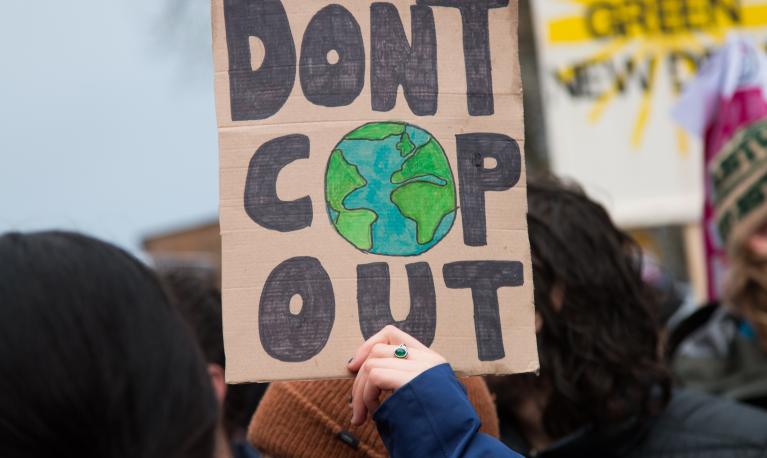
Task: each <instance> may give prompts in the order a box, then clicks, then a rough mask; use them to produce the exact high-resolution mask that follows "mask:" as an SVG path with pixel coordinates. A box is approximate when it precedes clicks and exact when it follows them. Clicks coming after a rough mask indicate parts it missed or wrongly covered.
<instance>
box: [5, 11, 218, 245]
mask: <svg viewBox="0 0 767 458" xmlns="http://www.w3.org/2000/svg"><path fill="white" fill-rule="evenodd" d="M172 1H174V0H76V1H67V2H64V1H61V0H5V1H4V2H3V12H2V14H0V70H1V71H0V232H5V231H8V230H22V231H28V230H39V229H52V228H58V229H73V230H78V231H83V232H86V233H88V234H91V235H95V236H97V237H100V238H104V239H107V240H110V241H112V242H115V243H117V244H119V245H121V246H123V247H125V248H128V249H130V250H133V251H137V250H138V249H139V244H140V241H141V239H142V237H144V236H146V235H147V234H151V233H156V232H158V231H159V232H162V231H164V230H166V229H173V228H176V227H183V226H185V225H188V224H195V223H198V222H203V221H208V220H211V219H214V218H216V215H217V205H218V170H217V166H218V158H217V157H218V156H217V155H218V152H217V137H216V125H215V112H214V101H213V82H212V68H211V63H210V60H211V56H210V27H209V6H208V2H207V1H198V0H188V1H189V2H190V6H189V7H187V8H181V9H179V10H171V8H170V7H169V6H168V2H172ZM176 1H177V0H176Z"/></svg>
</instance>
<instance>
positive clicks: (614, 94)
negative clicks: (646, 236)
mask: <svg viewBox="0 0 767 458" xmlns="http://www.w3.org/2000/svg"><path fill="white" fill-rule="evenodd" d="M530 4H531V6H532V8H533V13H534V19H535V29H536V38H537V44H538V49H539V55H538V57H539V63H540V75H541V83H542V93H543V95H544V101H545V104H544V107H545V110H546V125H547V140H548V149H549V152H550V159H551V165H552V168H553V169H554V171H555V172H556V173H558V174H561V175H566V176H570V177H573V178H575V179H577V180H578V181H579V182H580V183H582V184H583V185H584V187H585V188H586V189H587V190H588V191H589V194H590V195H592V196H594V197H595V198H598V199H599V200H601V201H602V202H603V203H604V204H605V205H606V206H607V207H608V208H609V210H610V213H611V215H612V216H613V218H614V219H615V220H616V221H617V222H618V223H619V224H621V225H623V226H630V227H638V226H652V225H665V224H688V223H691V222H696V221H698V220H699V219H700V217H701V209H702V202H703V191H704V189H703V180H702V179H701V177H702V176H703V165H702V164H703V155H702V148H701V143H700V142H699V141H698V139H697V138H695V137H693V136H689V135H687V134H685V132H684V131H683V130H682V129H681V128H680V127H679V126H677V125H676V123H674V122H673V121H672V119H671V110H672V108H673V106H674V104H675V103H676V100H677V98H678V97H679V95H680V94H681V92H682V90H683V88H684V87H685V85H686V84H688V83H689V82H690V81H691V80H692V79H693V78H694V77H695V74H696V73H697V71H698V70H699V69H700V68H701V66H702V64H703V63H704V62H705V60H706V59H707V57H708V56H709V55H710V54H711V53H712V52H714V51H715V50H716V49H718V48H719V47H721V46H722V44H723V42H724V39H725V37H726V36H727V34H728V33H730V32H732V31H737V33H739V34H741V35H743V36H747V37H750V38H751V39H753V40H754V42H755V43H756V44H757V45H758V47H760V48H762V49H765V46H767V0H534V1H531V2H530ZM608 171H609V172H608Z"/></svg>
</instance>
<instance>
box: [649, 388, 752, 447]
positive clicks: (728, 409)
mask: <svg viewBox="0 0 767 458" xmlns="http://www.w3.org/2000/svg"><path fill="white" fill-rule="evenodd" d="M636 456H669V457H686V456H696V457H767V412H764V411H762V410H760V409H755V408H753V407H749V406H746V405H743V404H739V403H736V402H733V401H728V400H724V399H720V398H715V397H712V396H708V395H704V394H699V393H695V392H692V391H686V390H678V391H675V392H674V393H673V396H672V399H671V402H670V403H669V405H668V406H667V407H666V409H665V411H664V413H663V414H661V415H660V416H659V417H658V418H657V419H656V420H655V423H654V425H653V426H652V429H651V433H650V435H649V437H648V438H647V440H646V441H645V443H644V444H643V447H642V450H641V453H639V454H637V455H636Z"/></svg>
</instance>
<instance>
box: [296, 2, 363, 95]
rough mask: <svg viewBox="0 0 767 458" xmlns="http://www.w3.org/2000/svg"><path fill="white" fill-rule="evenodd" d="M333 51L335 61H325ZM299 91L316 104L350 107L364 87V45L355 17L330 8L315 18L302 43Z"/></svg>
mask: <svg viewBox="0 0 767 458" xmlns="http://www.w3.org/2000/svg"><path fill="white" fill-rule="evenodd" d="M331 51H334V52H335V53H336V55H337V58H338V61H337V62H333V63H331V62H329V61H328V53H330V52H331ZM300 68H301V88H302V89H303V91H304V96H305V97H306V99H307V100H309V101H310V102H312V103H314V104H315V105H322V106H326V107H340V106H344V105H349V104H350V103H352V102H353V101H354V99H356V98H357V96H358V95H360V92H362V87H363V85H364V84H365V46H364V44H363V42H362V32H361V31H360V26H359V24H358V23H357V21H356V20H355V19H354V16H352V14H351V13H350V12H349V11H348V10H347V9H346V8H344V7H342V6H339V5H329V6H326V7H325V8H322V9H321V10H320V11H319V12H318V13H317V14H315V15H314V17H313V18H312V20H311V21H310V22H309V25H308V26H307V27H306V32H304V38H303V42H302V44H301V62H300Z"/></svg>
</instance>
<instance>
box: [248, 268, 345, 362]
mask: <svg viewBox="0 0 767 458" xmlns="http://www.w3.org/2000/svg"><path fill="white" fill-rule="evenodd" d="M295 295H299V296H301V299H302V301H303V305H302V307H301V312H300V313H298V314H295V315H294V314H293V313H291V311H290V299H291V298H292V297H293V296H295ZM335 314H336V304H335V296H334V295H333V285H332V284H331V283H330V277H329V276H328V273H327V272H326V271H325V269H324V268H323V267H322V264H320V262H319V261H318V260H317V259H315V258H309V257H298V258H292V259H288V260H287V261H285V262H283V263H281V264H280V265H279V266H277V267H276V268H275V269H274V270H273V271H272V273H271V274H269V278H268V279H267V280H266V283H265V284H264V290H263V292H262V293H261V304H260V306H259V308H258V331H259V334H260V337H261V345H262V346H263V347H264V350H265V351H266V352H267V353H268V354H269V356H271V357H272V358H275V359H278V360H280V361H284V362H291V363H297V362H302V361H307V360H309V359H311V358H312V357H314V356H316V355H317V354H319V353H320V352H321V351H322V349H323V348H325V344H326V343H327V342H328V338H329V337H330V331H331V330H332V329H333V322H334V321H335Z"/></svg>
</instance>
